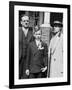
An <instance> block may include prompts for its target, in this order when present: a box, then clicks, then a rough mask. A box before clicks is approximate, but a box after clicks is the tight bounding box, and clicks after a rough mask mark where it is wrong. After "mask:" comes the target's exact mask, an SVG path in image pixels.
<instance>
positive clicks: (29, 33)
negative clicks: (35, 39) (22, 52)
mask: <svg viewBox="0 0 72 90" xmlns="http://www.w3.org/2000/svg"><path fill="white" fill-rule="evenodd" d="M31 37H32V32H31V31H30V30H28V33H27V40H28V41H30V39H31Z"/></svg>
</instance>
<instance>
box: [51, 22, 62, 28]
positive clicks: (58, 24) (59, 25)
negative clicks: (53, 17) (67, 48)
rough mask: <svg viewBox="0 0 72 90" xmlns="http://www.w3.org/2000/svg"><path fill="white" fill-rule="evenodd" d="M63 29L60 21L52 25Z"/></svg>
mask: <svg viewBox="0 0 72 90" xmlns="http://www.w3.org/2000/svg"><path fill="white" fill-rule="evenodd" d="M54 26H55V27H57V26H58V27H63V24H62V23H61V22H60V21H54V22H53V23H52V27H54Z"/></svg>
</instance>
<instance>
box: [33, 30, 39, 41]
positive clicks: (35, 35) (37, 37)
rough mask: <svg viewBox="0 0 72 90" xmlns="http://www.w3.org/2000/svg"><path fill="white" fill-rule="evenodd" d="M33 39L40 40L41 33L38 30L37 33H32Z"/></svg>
mask: <svg viewBox="0 0 72 90" xmlns="http://www.w3.org/2000/svg"><path fill="white" fill-rule="evenodd" d="M34 37H35V39H37V40H41V31H40V30H39V31H37V32H35V33H34Z"/></svg>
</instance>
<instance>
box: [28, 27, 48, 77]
mask: <svg viewBox="0 0 72 90" xmlns="http://www.w3.org/2000/svg"><path fill="white" fill-rule="evenodd" d="M41 34H42V32H41V30H40V28H39V27H37V26H36V27H35V30H34V37H35V39H34V41H32V42H31V43H30V44H29V47H28V52H27V60H26V61H27V63H26V68H27V69H26V74H27V75H29V78H45V77H46V76H45V72H46V71H47V61H48V49H47V44H46V43H44V42H43V41H42V40H41Z"/></svg>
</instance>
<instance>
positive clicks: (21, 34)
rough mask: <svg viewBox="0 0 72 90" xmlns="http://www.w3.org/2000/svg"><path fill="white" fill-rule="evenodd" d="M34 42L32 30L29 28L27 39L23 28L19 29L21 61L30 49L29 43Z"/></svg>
mask: <svg viewBox="0 0 72 90" xmlns="http://www.w3.org/2000/svg"><path fill="white" fill-rule="evenodd" d="M32 40H33V31H32V28H29V30H28V34H27V37H25V34H24V32H23V30H22V27H20V28H19V60H20V59H21V57H24V56H26V51H27V50H26V49H27V47H28V44H29V42H31V41H32Z"/></svg>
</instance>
